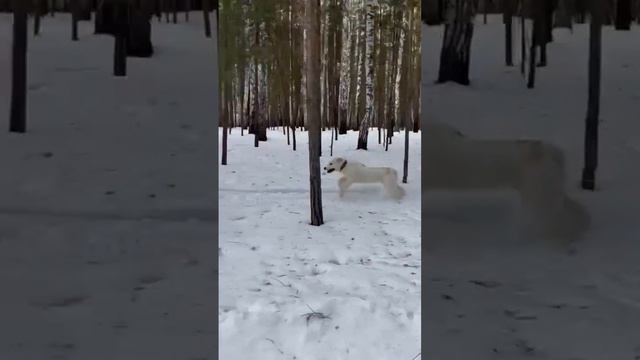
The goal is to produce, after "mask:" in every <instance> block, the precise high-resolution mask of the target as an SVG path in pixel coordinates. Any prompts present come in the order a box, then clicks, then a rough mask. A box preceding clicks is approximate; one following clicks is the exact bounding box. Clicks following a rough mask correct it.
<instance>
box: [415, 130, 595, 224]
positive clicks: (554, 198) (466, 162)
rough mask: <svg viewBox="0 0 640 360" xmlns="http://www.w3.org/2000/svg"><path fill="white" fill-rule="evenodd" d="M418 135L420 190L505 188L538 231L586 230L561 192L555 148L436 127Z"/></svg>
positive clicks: (579, 211) (561, 170)
mask: <svg viewBox="0 0 640 360" xmlns="http://www.w3.org/2000/svg"><path fill="white" fill-rule="evenodd" d="M423 132H424V139H423V151H422V156H423V158H424V164H425V166H426V167H425V168H424V169H423V175H422V191H423V192H428V191H432V190H445V191H465V190H476V191H477V190H492V189H493V190H495V189H505V190H508V189H510V190H514V191H516V192H517V193H518V194H519V195H520V198H521V200H522V203H523V205H524V207H525V209H526V210H527V211H528V212H529V214H530V215H532V219H534V221H536V222H537V227H538V228H539V229H541V225H542V226H544V228H545V229H546V230H551V231H554V232H556V233H559V232H566V231H572V232H573V233H575V231H576V230H578V231H582V230H584V228H585V227H586V226H587V223H588V216H587V214H586V212H585V211H584V209H583V208H582V207H581V206H580V205H579V204H578V203H576V202H575V201H573V200H571V199H570V198H569V197H568V196H567V194H566V192H565V164H564V156H563V153H562V151H561V150H560V149H559V148H558V147H556V146H554V145H552V144H549V143H545V142H543V141H538V140H477V139H470V138H467V137H465V136H464V135H463V134H462V133H460V132H459V131H458V130H457V129H455V128H453V127H451V126H448V125H444V124H438V123H430V124H428V125H427V126H426V127H425V128H424V129H423ZM561 235H562V236H566V234H561Z"/></svg>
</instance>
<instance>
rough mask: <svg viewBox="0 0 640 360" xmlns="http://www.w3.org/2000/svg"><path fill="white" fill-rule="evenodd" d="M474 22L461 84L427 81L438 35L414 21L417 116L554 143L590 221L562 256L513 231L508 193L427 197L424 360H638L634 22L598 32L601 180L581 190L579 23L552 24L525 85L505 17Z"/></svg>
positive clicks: (583, 43)
mask: <svg viewBox="0 0 640 360" xmlns="http://www.w3.org/2000/svg"><path fill="white" fill-rule="evenodd" d="M476 24H477V25H476V27H475V34H474V39H473V48H472V51H471V54H472V55H471V61H472V63H471V82H472V84H471V86H470V87H462V86H457V85H455V84H444V85H436V84H435V83H434V81H435V79H436V76H437V69H438V60H439V51H440V46H441V41H442V40H441V39H442V32H443V29H442V27H426V26H425V27H423V33H422V34H423V37H422V54H423V70H422V79H423V85H422V109H423V110H422V117H423V119H424V121H440V122H445V123H448V124H451V125H454V126H456V127H458V128H459V129H461V130H462V131H463V132H464V133H465V134H467V135H468V136H472V137H477V138H505V139H509V138H512V139H513V138H539V139H544V140H548V141H550V142H553V143H555V144H557V145H558V146H560V147H561V148H562V149H563V150H565V151H566V156H567V164H568V167H569V175H570V183H569V184H568V186H569V189H570V193H571V195H572V196H573V197H575V198H576V199H577V200H579V201H580V202H581V203H583V204H585V206H587V208H588V209H589V212H590V215H591V218H592V219H591V222H592V223H591V227H590V229H589V231H588V234H587V235H586V237H585V238H584V239H583V240H581V241H579V242H578V243H576V244H575V245H574V248H573V249H572V250H571V251H569V252H567V251H563V249H558V248H555V247H552V246H549V244H548V243H545V242H544V240H543V239H541V240H540V242H539V243H535V242H527V241H524V240H522V239H521V238H519V237H518V236H517V235H516V234H517V232H516V231H515V230H514V228H513V226H512V224H513V223H514V217H515V213H517V211H515V210H517V208H516V205H514V201H513V199H512V198H511V197H510V196H509V195H504V196H502V195H500V196H498V194H484V195H483V196H480V195H476V196H464V195H460V196H455V197H454V196H445V195H443V194H434V195H429V196H425V197H424V199H425V208H424V209H425V213H424V214H423V218H422V226H423V227H424V228H425V229H426V230H425V234H426V237H425V242H424V246H425V249H426V251H427V255H426V257H425V258H424V264H425V268H424V271H425V273H426V274H427V277H426V279H425V283H424V284H425V291H424V292H423V294H424V296H425V299H424V301H425V304H427V305H426V307H425V314H424V323H423V326H424V328H423V329H424V340H425V342H424V343H423V349H424V353H423V358H424V359H430V360H437V359H477V360H483V359H522V358H540V359H542V358H544V359H583V360H588V359H594V360H595V359H611V360H622V359H634V358H639V357H640V337H638V334H640V261H638V255H639V254H640V243H639V242H638V235H637V234H638V233H640V225H639V224H638V222H637V219H636V217H637V214H638V212H639V211H640V205H638V204H639V203H638V201H637V199H638V198H639V196H640V190H638V187H637V184H638V183H639V182H640V171H638V170H637V169H638V166H637V164H638V161H640V153H639V151H640V147H639V146H638V144H639V143H640V142H639V141H638V136H639V134H640V123H639V122H638V121H637V119H636V116H635V114H637V106H638V100H639V99H640V90H639V89H640V88H639V87H638V85H637V84H638V83H639V82H640V71H639V70H640V68H639V67H640V65H638V64H640V52H639V51H638V50H637V48H634V47H633V44H635V43H636V42H637V41H636V40H637V37H638V32H639V29H638V27H634V28H633V29H632V31H630V32H615V31H613V29H612V28H605V29H604V31H603V50H602V52H603V54H604V55H603V66H602V69H603V75H602V102H601V119H602V123H601V127H600V129H601V130H600V162H599V168H598V171H597V175H596V176H597V183H598V187H599V188H598V190H597V191H596V192H587V191H583V190H581V189H580V188H579V178H580V174H581V168H582V165H583V158H582V156H583V155H582V151H583V137H584V119H585V116H586V103H587V58H588V56H587V55H588V25H576V26H575V28H574V31H573V33H571V32H569V31H566V30H557V31H555V32H554V35H555V41H554V42H553V43H551V44H550V45H549V46H548V54H549V65H548V67H546V68H538V71H537V72H536V77H537V79H536V87H535V89H527V88H526V82H525V80H524V79H523V78H522V77H521V75H520V73H519V67H518V64H516V66H515V67H513V68H507V67H506V66H504V49H503V42H504V40H503V39H504V33H503V27H502V25H501V19H500V17H490V18H489V24H487V25H483V24H482V22H481V21H478V22H477V23H476ZM516 28H519V26H517V27H516ZM514 38H515V39H519V35H517V34H516V35H514ZM514 49H516V51H519V44H518V43H517V41H516V43H515V46H514ZM462 344H463V345H462Z"/></svg>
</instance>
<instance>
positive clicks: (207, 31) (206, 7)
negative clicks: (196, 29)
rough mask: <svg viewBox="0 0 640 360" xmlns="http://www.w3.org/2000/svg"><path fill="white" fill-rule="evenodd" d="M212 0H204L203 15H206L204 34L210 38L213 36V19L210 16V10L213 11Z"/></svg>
mask: <svg viewBox="0 0 640 360" xmlns="http://www.w3.org/2000/svg"><path fill="white" fill-rule="evenodd" d="M210 1H211V0H202V16H203V17H204V35H205V36H206V37H208V38H210V37H211V19H210V18H209V12H210V11H211V10H210V9H211V3H210Z"/></svg>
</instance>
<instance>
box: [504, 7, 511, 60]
mask: <svg viewBox="0 0 640 360" xmlns="http://www.w3.org/2000/svg"><path fill="white" fill-rule="evenodd" d="M503 7H504V19H503V20H504V30H505V53H504V61H505V64H506V65H507V66H513V0H503Z"/></svg>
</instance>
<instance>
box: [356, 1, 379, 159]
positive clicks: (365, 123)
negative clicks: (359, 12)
mask: <svg viewBox="0 0 640 360" xmlns="http://www.w3.org/2000/svg"><path fill="white" fill-rule="evenodd" d="M366 6H367V20H366V47H365V53H364V56H365V69H366V71H367V77H366V84H365V112H364V116H363V118H362V121H361V122H360V129H359V133H358V144H357V147H356V149H362V150H367V140H368V138H369V126H370V125H371V123H372V120H373V69H374V62H373V60H374V53H373V38H374V28H373V21H374V18H375V9H374V8H373V5H371V3H367V5H366Z"/></svg>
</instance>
